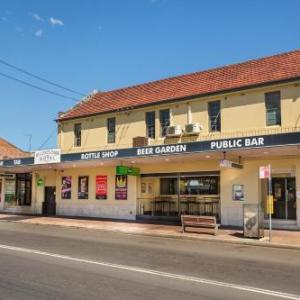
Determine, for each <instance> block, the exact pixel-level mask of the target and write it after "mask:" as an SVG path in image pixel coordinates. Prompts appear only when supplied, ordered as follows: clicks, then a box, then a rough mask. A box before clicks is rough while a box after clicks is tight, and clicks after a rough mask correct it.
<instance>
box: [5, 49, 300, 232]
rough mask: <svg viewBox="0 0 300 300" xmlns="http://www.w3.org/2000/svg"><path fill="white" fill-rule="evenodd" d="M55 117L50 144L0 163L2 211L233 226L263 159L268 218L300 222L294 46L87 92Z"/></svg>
mask: <svg viewBox="0 0 300 300" xmlns="http://www.w3.org/2000/svg"><path fill="white" fill-rule="evenodd" d="M57 126H58V135H57V141H58V147H57V149H50V150H46V151H37V152H35V153H34V156H29V157H26V158H19V159H3V160H0V172H1V174H2V176H3V177H2V180H1V185H2V189H1V192H2V197H1V199H2V201H1V202H0V210H2V211H7V212H19V213H31V214H57V215H69V216H89V217H99V218H117V219H130V220H135V219H145V220H158V221H162V222H165V221H176V220H179V218H180V215H181V214H202V215H215V216H216V217H217V218H218V220H219V222H220V223H221V224H223V225H234V226H241V225H242V224H243V204H245V203H246V204H247V203H252V204H258V205H260V206H264V202H265V201H264V200H265V198H266V195H267V190H268V182H267V180H266V179H260V177H259V169H260V167H262V166H268V165H270V166H271V177H272V186H271V188H272V194H273V196H274V214H273V216H272V217H273V222H274V226H275V227H278V228H291V229H296V228H297V229H300V51H299V50H297V51H292V52H289V53H283V54H279V55H275V56H270V57H264V58H261V59H256V60H251V61H246V62H243V63H238V64H233V65H229V66H224V67H220V68H215V69H210V70H207V71H201V72H196V73H192V74H187V75H181V76H177V77H172V78H168V79H163V80H158V81H153V82H149V83H145V84H140V85H135V86H131V87H127V88H122V89H117V90H112V91H106V92H98V93H93V94H91V95H90V96H88V97H87V98H86V99H84V100H83V101H81V102H80V103H78V104H77V105H76V106H74V107H73V108H71V109H70V110H68V111H66V112H64V113H62V114H60V115H59V117H58V119H57ZM5 174H6V176H4V175H5ZM7 174H9V175H10V176H11V177H8V175H7ZM14 174H17V175H14ZM20 174H22V175H20ZM13 175H14V176H13Z"/></svg>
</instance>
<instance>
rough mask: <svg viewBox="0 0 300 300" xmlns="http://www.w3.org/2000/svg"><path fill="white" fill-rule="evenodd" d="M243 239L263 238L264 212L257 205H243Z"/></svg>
mask: <svg viewBox="0 0 300 300" xmlns="http://www.w3.org/2000/svg"><path fill="white" fill-rule="evenodd" d="M243 211H244V213H243V216H244V237H247V238H257V239H260V238H262V237H264V211H263V209H262V207H261V205H259V204H244V205H243Z"/></svg>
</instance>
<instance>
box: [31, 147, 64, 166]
mask: <svg viewBox="0 0 300 300" xmlns="http://www.w3.org/2000/svg"><path fill="white" fill-rule="evenodd" d="M59 162H60V149H46V150H39V151H35V152H34V164H35V165H43V164H54V163H59Z"/></svg>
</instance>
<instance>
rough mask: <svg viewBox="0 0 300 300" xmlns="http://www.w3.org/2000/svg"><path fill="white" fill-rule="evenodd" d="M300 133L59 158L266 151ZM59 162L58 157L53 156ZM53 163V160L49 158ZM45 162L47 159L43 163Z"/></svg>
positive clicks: (13, 162) (3, 163) (14, 162)
mask: <svg viewBox="0 0 300 300" xmlns="http://www.w3.org/2000/svg"><path fill="white" fill-rule="evenodd" d="M299 144H300V132H290V133H279V134H272V135H261V136H250V137H241V138H229V139H220V140H210V141H199V142H192V143H186V144H170V145H160V146H148V147H135V148H125V149H118V150H103V151H91V152H82V153H65V154H61V155H60V161H61V162H73V161H85V160H105V159H113V158H126V157H151V156H162V155H172V154H184V153H198V152H209V151H219V152H220V151H222V152H224V151H230V150H238V149H253V148H265V147H275V146H285V145H299ZM56 159H57V160H58V156H56ZM51 161H52V162H53V161H54V160H52V159H51ZM44 163H48V162H47V159H46V162H44ZM33 164H34V158H33V157H27V158H19V159H10V160H0V167H12V166H21V165H33Z"/></svg>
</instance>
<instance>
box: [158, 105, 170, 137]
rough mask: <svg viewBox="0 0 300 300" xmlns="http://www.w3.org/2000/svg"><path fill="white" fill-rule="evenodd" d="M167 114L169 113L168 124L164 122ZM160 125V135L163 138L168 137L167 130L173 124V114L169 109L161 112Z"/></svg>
mask: <svg viewBox="0 0 300 300" xmlns="http://www.w3.org/2000/svg"><path fill="white" fill-rule="evenodd" d="M166 112H167V113H168V120H167V122H165V121H164V120H163V117H165V116H166V114H165V113H166ZM159 124H160V135H161V137H165V136H166V135H167V128H168V127H169V126H170V124H171V113H170V109H169V108H166V109H161V110H159Z"/></svg>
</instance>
